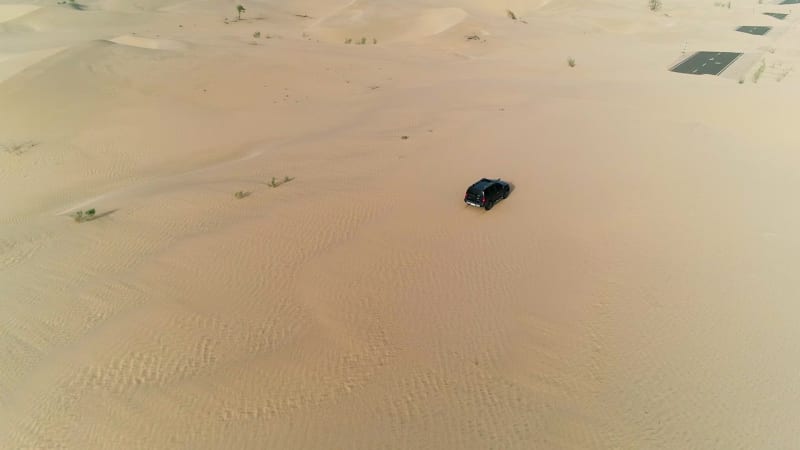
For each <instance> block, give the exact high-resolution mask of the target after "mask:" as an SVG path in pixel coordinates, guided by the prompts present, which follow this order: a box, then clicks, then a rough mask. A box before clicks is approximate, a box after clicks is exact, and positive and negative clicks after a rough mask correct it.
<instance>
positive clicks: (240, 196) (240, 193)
mask: <svg viewBox="0 0 800 450" xmlns="http://www.w3.org/2000/svg"><path fill="white" fill-rule="evenodd" d="M250 194H252V192H250V191H236V193H234V194H233V196H234V197H236V198H238V199H239V200H241V199H243V198H245V197H249V196H250Z"/></svg>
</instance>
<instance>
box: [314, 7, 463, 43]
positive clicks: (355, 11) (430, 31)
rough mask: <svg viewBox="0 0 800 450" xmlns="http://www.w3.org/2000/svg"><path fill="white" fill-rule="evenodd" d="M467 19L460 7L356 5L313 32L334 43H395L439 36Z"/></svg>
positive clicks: (331, 17)
mask: <svg viewBox="0 0 800 450" xmlns="http://www.w3.org/2000/svg"><path fill="white" fill-rule="evenodd" d="M466 17H467V13H466V11H464V10H463V9H461V8H428V9H419V8H412V7H402V6H401V7H396V6H390V5H385V4H384V5H371V4H367V5H361V4H359V3H354V4H353V5H351V6H348V7H347V8H344V9H343V10H341V11H339V12H337V13H336V14H335V15H333V16H330V17H326V18H325V19H324V20H322V21H320V22H318V23H317V24H316V26H315V27H314V28H312V29H314V30H315V31H317V32H318V34H319V35H320V36H322V37H324V38H326V39H329V40H331V41H334V42H341V41H343V40H344V39H348V38H349V39H353V40H355V41H358V40H359V38H361V37H369V40H370V41H372V39H373V38H375V39H378V40H379V41H380V42H385V41H389V42H395V41H404V40H415V39H421V38H425V37H428V36H432V35H435V34H439V33H441V32H444V31H446V30H448V29H450V28H452V27H453V26H455V25H457V24H458V23H460V22H461V21H462V20H464V19H465V18H466ZM370 43H371V42H370Z"/></svg>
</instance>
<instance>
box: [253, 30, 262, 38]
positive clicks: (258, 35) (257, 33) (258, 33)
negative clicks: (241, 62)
mask: <svg viewBox="0 0 800 450" xmlns="http://www.w3.org/2000/svg"><path fill="white" fill-rule="evenodd" d="M253 37H254V38H260V37H261V32H260V31H256V32H255V33H253Z"/></svg>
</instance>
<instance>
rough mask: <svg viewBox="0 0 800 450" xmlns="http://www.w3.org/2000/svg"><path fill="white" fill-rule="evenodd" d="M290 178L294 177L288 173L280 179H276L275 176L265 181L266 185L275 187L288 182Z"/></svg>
mask: <svg viewBox="0 0 800 450" xmlns="http://www.w3.org/2000/svg"><path fill="white" fill-rule="evenodd" d="M292 180H294V177H290V176H288V175H287V176H285V177H283V180H281V181H278V179H277V178H275V177H272V180H270V182H269V183H267V186H269V187H274V188H275V187H278V186H280V185H282V184H285V183H288V182H290V181H292Z"/></svg>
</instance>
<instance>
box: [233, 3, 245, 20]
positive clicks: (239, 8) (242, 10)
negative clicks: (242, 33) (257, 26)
mask: <svg viewBox="0 0 800 450" xmlns="http://www.w3.org/2000/svg"><path fill="white" fill-rule="evenodd" d="M246 11H247V10H246V9H245V8H244V6H242V5H236V13H237V14H238V16H237V17H238V20H242V13H243V12H246Z"/></svg>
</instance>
